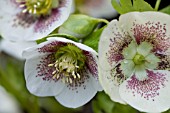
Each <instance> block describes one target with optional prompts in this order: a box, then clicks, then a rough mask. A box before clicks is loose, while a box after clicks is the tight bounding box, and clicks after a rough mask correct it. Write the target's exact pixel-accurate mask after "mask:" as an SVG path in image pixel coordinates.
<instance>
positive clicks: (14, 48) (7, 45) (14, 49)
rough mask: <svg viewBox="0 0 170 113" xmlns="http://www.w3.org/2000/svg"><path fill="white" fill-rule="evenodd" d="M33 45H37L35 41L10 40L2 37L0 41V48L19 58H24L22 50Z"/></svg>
mask: <svg viewBox="0 0 170 113" xmlns="http://www.w3.org/2000/svg"><path fill="white" fill-rule="evenodd" d="M34 45H37V44H36V42H35V41H28V42H12V41H9V40H5V39H2V40H1V41H0V50H1V51H4V52H5V53H7V54H9V55H11V56H13V57H15V58H17V59H19V60H24V58H23V57H22V52H23V51H24V50H25V49H26V48H29V47H32V46H34Z"/></svg>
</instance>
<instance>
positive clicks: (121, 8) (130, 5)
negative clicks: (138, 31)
mask: <svg viewBox="0 0 170 113" xmlns="http://www.w3.org/2000/svg"><path fill="white" fill-rule="evenodd" d="M112 5H113V7H114V8H115V9H116V10H117V12H118V13H120V14H125V13H128V12H132V11H139V12H143V11H154V9H153V8H152V7H151V5H150V4H148V3H147V2H145V1H144V0H120V3H118V2H117V0H112Z"/></svg>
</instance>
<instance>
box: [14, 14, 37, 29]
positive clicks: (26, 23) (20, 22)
mask: <svg viewBox="0 0 170 113" xmlns="http://www.w3.org/2000/svg"><path fill="white" fill-rule="evenodd" d="M36 19H37V18H35V17H33V16H32V15H30V14H29V13H22V12H21V13H18V14H16V18H14V20H13V22H14V24H13V25H12V26H13V27H18V26H22V27H23V28H29V27H30V26H31V25H33V24H34V23H35V22H36Z"/></svg>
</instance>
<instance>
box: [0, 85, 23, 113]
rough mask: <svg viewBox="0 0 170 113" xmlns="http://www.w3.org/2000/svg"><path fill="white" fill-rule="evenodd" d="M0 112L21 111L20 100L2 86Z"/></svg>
mask: <svg viewBox="0 0 170 113" xmlns="http://www.w3.org/2000/svg"><path fill="white" fill-rule="evenodd" d="M0 99H1V101H0V113H21V110H20V109H19V105H18V102H17V101H16V99H15V98H14V97H13V96H12V95H10V94H9V93H8V92H7V91H6V90H5V89H4V88H3V87H2V86H0Z"/></svg>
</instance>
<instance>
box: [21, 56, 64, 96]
mask: <svg viewBox="0 0 170 113" xmlns="http://www.w3.org/2000/svg"><path fill="white" fill-rule="evenodd" d="M42 57H43V56H36V57H33V58H29V59H27V60H26V62H25V70H24V73H25V80H26V86H27V88H28V90H29V91H30V92H31V93H32V94H34V95H36V96H55V95H57V94H59V93H60V92H61V91H62V90H63V88H64V86H65V84H63V83H62V82H61V80H58V81H57V82H55V81H54V80H49V81H46V80H43V78H42V77H41V76H37V75H38V70H37V65H38V64H40V61H41V58H42ZM36 76H37V77H36Z"/></svg>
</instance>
